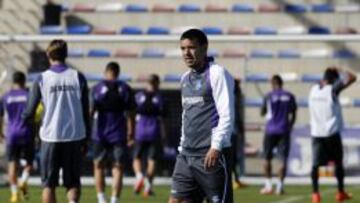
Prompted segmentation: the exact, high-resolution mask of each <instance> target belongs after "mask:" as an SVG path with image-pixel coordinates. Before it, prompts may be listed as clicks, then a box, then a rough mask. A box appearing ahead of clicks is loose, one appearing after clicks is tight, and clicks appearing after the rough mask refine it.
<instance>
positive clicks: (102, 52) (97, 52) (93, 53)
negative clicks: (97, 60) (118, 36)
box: [87, 49, 111, 57]
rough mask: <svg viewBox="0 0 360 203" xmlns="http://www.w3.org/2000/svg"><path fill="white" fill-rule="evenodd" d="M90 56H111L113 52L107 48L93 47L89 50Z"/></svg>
mask: <svg viewBox="0 0 360 203" xmlns="http://www.w3.org/2000/svg"><path fill="white" fill-rule="evenodd" d="M87 56H88V57H110V56H111V52H110V51H109V50H106V49H91V50H89V52H88V54H87Z"/></svg>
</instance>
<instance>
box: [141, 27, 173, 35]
mask: <svg viewBox="0 0 360 203" xmlns="http://www.w3.org/2000/svg"><path fill="white" fill-rule="evenodd" d="M169 33H170V30H169V29H168V28H165V27H155V26H153V27H149V29H148V30H147V32H146V34H148V35H168V34H169Z"/></svg>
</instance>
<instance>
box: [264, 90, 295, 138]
mask: <svg viewBox="0 0 360 203" xmlns="http://www.w3.org/2000/svg"><path fill="white" fill-rule="evenodd" d="M264 105H266V106H265V108H266V109H267V115H266V118H267V123H266V130H265V133H266V134H267V135H283V134H288V133H290V130H291V123H290V120H289V114H291V113H292V112H294V111H295V110H296V108H297V107H296V100H295V97H294V95H293V94H291V93H290V92H288V91H285V90H283V89H278V90H274V91H272V92H270V93H269V94H267V96H266V97H265V101H264Z"/></svg>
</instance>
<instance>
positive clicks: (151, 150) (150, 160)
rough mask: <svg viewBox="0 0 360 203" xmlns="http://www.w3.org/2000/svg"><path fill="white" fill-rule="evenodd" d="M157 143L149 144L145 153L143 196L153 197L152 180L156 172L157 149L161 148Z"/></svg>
mask: <svg viewBox="0 0 360 203" xmlns="http://www.w3.org/2000/svg"><path fill="white" fill-rule="evenodd" d="M157 143H158V142H156V141H153V142H151V143H150V144H149V147H148V148H147V150H146V151H145V153H146V154H147V166H146V179H145V190H144V196H149V195H153V187H152V186H153V180H154V176H155V170H156V160H157V159H158V157H159V149H160V148H161V146H160V144H157Z"/></svg>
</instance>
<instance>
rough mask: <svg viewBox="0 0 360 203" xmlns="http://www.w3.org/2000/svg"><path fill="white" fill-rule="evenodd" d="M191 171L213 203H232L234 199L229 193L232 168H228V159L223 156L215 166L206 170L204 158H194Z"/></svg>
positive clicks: (207, 197) (207, 198)
mask: <svg viewBox="0 0 360 203" xmlns="http://www.w3.org/2000/svg"><path fill="white" fill-rule="evenodd" d="M191 171H192V173H193V174H194V179H195V181H196V183H197V184H199V187H200V188H201V190H202V191H204V193H205V195H206V200H207V201H209V202H211V203H232V202H233V198H232V194H231V191H229V188H231V187H229V185H230V184H229V182H228V181H231V179H230V178H229V175H230V174H229V173H228V172H229V171H230V168H227V163H226V158H225V156H224V154H221V156H220V157H219V160H218V161H217V163H216V164H215V166H213V167H211V168H207V169H205V167H204V157H192V161H191Z"/></svg>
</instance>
